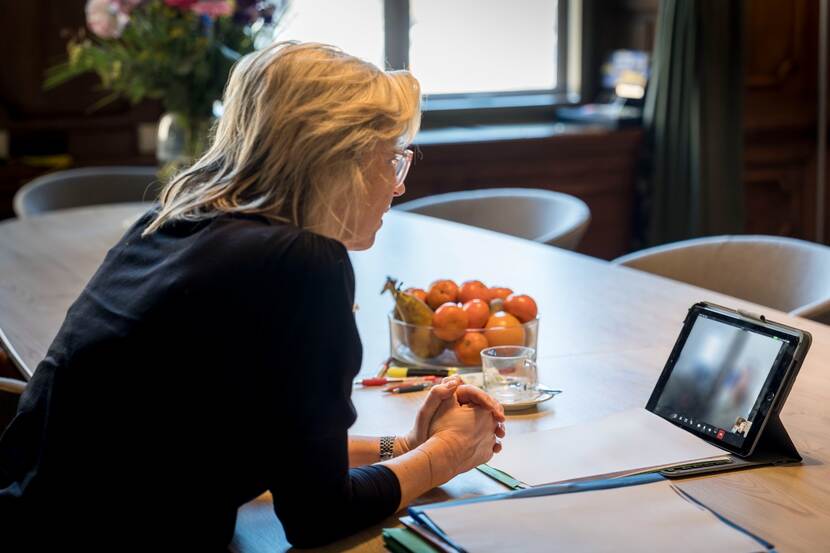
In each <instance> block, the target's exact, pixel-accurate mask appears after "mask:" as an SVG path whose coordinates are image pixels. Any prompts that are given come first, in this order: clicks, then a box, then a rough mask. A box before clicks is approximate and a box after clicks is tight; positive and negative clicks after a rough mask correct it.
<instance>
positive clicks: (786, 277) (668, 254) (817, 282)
mask: <svg viewBox="0 0 830 553" xmlns="http://www.w3.org/2000/svg"><path fill="white" fill-rule="evenodd" d="M614 263H617V264H620V265H625V266H627V267H632V268H634V269H639V270H641V271H646V272H649V273H654V274H657V275H661V276H664V277H668V278H671V279H674V280H679V281H682V282H686V283H689V284H694V285H695V286H700V287H702V288H708V289H709V290H715V291H716V292H721V293H724V294H728V295H731V296H735V297H737V298H742V299H745V300H748V301H751V302H754V303H758V304H761V305H766V306H769V307H772V308H775V309H779V310H781V311H788V312H790V313H792V314H794V315H800V316H804V317H810V318H816V317H820V316H821V315H823V314H824V313H826V312H828V310H830V248H829V247H827V246H823V245H821V244H815V243H813V242H807V241H804V240H798V239H795V238H784V237H780V236H757V235H747V236H713V237H708V238H699V239H695V240H686V241H683V242H675V243H673V244H667V245H665V246H658V247H656V248H648V249H645V250H641V251H638V252H634V253H632V254H628V255H625V256H623V257H620V258H618V259H615V260H614Z"/></svg>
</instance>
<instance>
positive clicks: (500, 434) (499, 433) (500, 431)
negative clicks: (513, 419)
mask: <svg viewBox="0 0 830 553" xmlns="http://www.w3.org/2000/svg"><path fill="white" fill-rule="evenodd" d="M495 434H496V437H497V438H504V436H505V434H507V431H506V430H505V428H504V423H503V422H499V423H496V431H495Z"/></svg>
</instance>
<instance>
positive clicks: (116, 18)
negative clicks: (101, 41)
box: [86, 0, 130, 38]
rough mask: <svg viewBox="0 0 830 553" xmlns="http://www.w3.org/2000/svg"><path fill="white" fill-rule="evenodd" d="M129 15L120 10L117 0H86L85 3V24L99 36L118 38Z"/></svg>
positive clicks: (128, 19)
mask: <svg viewBox="0 0 830 553" xmlns="http://www.w3.org/2000/svg"><path fill="white" fill-rule="evenodd" d="M129 21H130V16H128V15H127V14H126V13H124V12H123V11H121V8H120V5H119V2H118V1H117V0H88V1H87V3H86V24H87V26H88V27H89V29H90V30H91V31H92V32H93V33H95V34H96V35H98V36H99V37H101V38H118V37H120V36H121V32H122V31H123V30H124V27H125V26H126V25H127V23H128V22H129Z"/></svg>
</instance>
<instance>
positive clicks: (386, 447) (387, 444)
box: [380, 436, 395, 461]
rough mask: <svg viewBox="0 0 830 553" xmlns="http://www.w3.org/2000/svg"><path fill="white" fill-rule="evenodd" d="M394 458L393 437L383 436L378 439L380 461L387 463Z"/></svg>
mask: <svg viewBox="0 0 830 553" xmlns="http://www.w3.org/2000/svg"><path fill="white" fill-rule="evenodd" d="M394 456H395V436H383V437H382V438H381V439H380V460H381V461H388V460H389V459H392V458H393V457H394Z"/></svg>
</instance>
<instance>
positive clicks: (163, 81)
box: [44, 0, 271, 118]
mask: <svg viewBox="0 0 830 553" xmlns="http://www.w3.org/2000/svg"><path fill="white" fill-rule="evenodd" d="M270 30H271V28H270V27H268V26H262V25H259V26H256V25H255V26H251V25H244V24H240V23H237V22H235V21H234V20H233V19H232V18H231V17H217V18H215V19H211V18H208V17H205V16H199V15H197V14H195V13H193V12H191V11H186V10H180V9H177V8H174V7H169V6H167V5H166V4H165V3H164V2H163V0H149V1H148V2H145V3H143V4H141V5H140V6H139V7H137V8H136V9H135V10H134V11H133V12H132V13H131V16H130V21H129V24H127V25H126V27H125V28H124V30H123V33H122V35H121V36H120V37H119V38H117V39H102V38H98V37H95V36H91V35H88V34H87V33H86V32H85V31H83V30H81V31H79V33H78V34H77V35H76V36H75V37H74V38H72V39H70V41H69V43H68V44H67V54H68V57H67V60H66V62H64V63H62V64H60V65H57V66H55V67H52V68H50V69H48V70H47V72H46V80H45V83H44V86H45V87H46V88H47V89H51V88H54V87H56V86H58V85H60V84H62V83H64V82H66V81H68V80H70V79H73V78H75V77H77V76H79V75H82V74H85V73H90V72H91V73H95V74H97V75H98V78H99V79H100V82H101V88H102V89H104V90H106V91H108V92H109V93H110V94H108V95H107V96H105V97H104V98H103V99H102V100H101V101H99V102H98V103H97V104H96V105H95V106H93V108H95V107H100V106H101V105H104V104H106V103H108V102H110V101H112V100H115V99H116V98H119V97H122V98H126V99H128V100H129V101H131V102H133V103H136V102H140V101H141V100H144V99H145V98H151V99H158V100H161V102H162V103H163V104H164V107H165V109H166V110H168V111H172V112H178V113H181V114H184V115H185V116H187V117H190V118H195V117H207V116H210V115H211V112H212V106H213V102H214V101H215V100H217V99H220V98H221V97H222V91H223V89H224V86H225V82H226V81H227V79H228V75H229V73H230V70H231V66H232V65H233V63H234V62H235V61H236V60H237V59H239V58H240V57H241V56H243V55H245V54H247V53H249V52H251V51H253V50H254V43H255V41H256V40H257V38H258V36H259V35H261V34H262V33H265V32H269V31H270Z"/></svg>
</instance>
